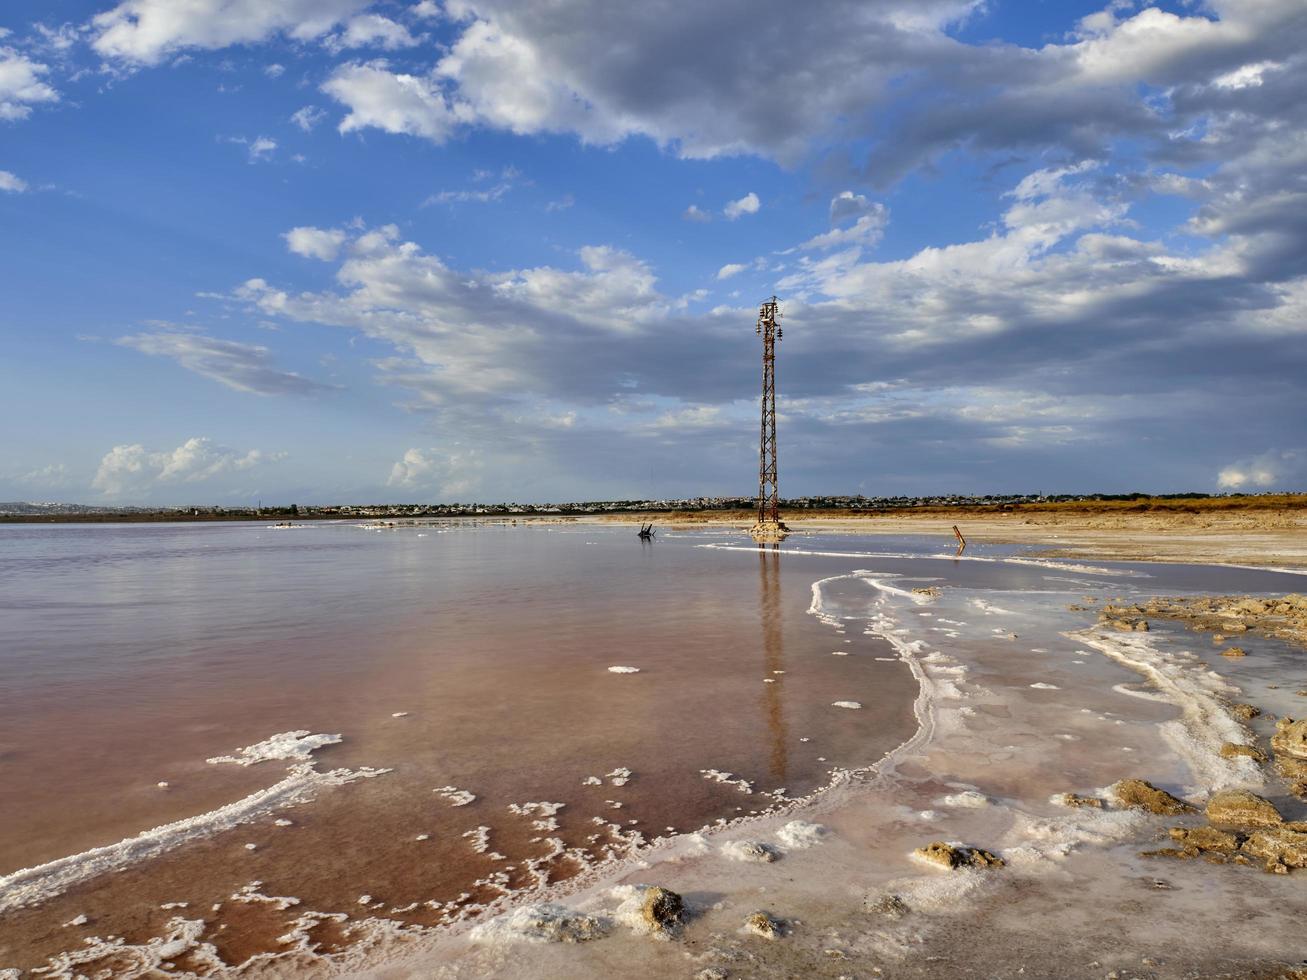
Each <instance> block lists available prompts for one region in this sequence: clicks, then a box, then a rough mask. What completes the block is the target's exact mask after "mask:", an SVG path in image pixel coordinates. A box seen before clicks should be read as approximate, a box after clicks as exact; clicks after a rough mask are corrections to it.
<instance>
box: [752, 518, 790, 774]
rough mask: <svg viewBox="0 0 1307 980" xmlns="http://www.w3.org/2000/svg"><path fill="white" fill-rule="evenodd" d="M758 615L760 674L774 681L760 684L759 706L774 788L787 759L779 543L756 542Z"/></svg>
mask: <svg viewBox="0 0 1307 980" xmlns="http://www.w3.org/2000/svg"><path fill="white" fill-rule="evenodd" d="M758 614H759V621H760V622H761V623H762V655H763V666H764V668H765V673H764V675H763V676H764V677H765V678H766V679H768V680H771V681H772V682H773V683H771V684H763V693H762V707H763V714H764V716H765V718H766V721H767V733H768V736H769V738H770V741H771V776H772V778H773V779H776V780H778V782H777V784H776V787H773V788H779V787H782V786H784V785H785V779H786V769H787V764H786V763H787V760H786V747H785V745H786V737H785V709H784V706H783V704H782V699H781V692H782V691H783V690H784V687H785V685H784V683H783V676H784V674H783V672H784V670H785V649H784V643H783V641H782V638H781V635H782V631H783V630H782V627H783V625H784V624H783V622H782V614H781V556H780V546H779V545H776V544H770V545H766V544H759V545H758ZM776 671H781V672H782V673H780V674H778V673H776Z"/></svg>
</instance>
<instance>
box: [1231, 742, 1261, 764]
mask: <svg viewBox="0 0 1307 980" xmlns="http://www.w3.org/2000/svg"><path fill="white" fill-rule="evenodd" d="M1240 757H1243V758H1246V759H1252V760H1253V762H1255V763H1257V764H1258V765H1259V766H1260V765H1264V764H1265V763H1266V753H1265V752H1263V751H1262V750H1261V749H1259V748H1258V747H1257V746H1255V745H1240V744H1239V743H1238V742H1223V743H1221V758H1222V759H1238V758H1240Z"/></svg>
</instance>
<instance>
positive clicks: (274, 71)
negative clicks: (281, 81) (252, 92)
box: [263, 62, 286, 78]
mask: <svg viewBox="0 0 1307 980" xmlns="http://www.w3.org/2000/svg"><path fill="white" fill-rule="evenodd" d="M285 73H286V66H285V65H279V64H276V63H275V62H274V63H273V64H271V65H264V66H263V74H265V75H267V76H268V77H269V78H280V77H281V76H282V75H284V74H285Z"/></svg>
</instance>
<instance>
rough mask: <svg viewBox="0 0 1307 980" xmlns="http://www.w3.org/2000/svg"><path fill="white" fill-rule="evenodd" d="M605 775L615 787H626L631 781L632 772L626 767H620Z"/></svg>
mask: <svg viewBox="0 0 1307 980" xmlns="http://www.w3.org/2000/svg"><path fill="white" fill-rule="evenodd" d="M605 775H606V776H607V777H608V781H609V782H610V783H612V784H613V785H614V786H625V785H626V784H627V783H628V782H630V781H631V770H630V769H627V768H626V767H625V766H618V767H617V768H616V769H614V770H613V771H612V772H610V773H605Z"/></svg>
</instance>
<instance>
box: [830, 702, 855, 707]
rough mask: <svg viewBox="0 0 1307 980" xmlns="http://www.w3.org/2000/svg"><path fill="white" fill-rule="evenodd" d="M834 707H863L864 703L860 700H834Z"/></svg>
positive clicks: (832, 704) (832, 705)
mask: <svg viewBox="0 0 1307 980" xmlns="http://www.w3.org/2000/svg"><path fill="white" fill-rule="evenodd" d="M830 705H831V707H832V708H861V707H862V704H861V703H860V702H858V701H832V702H831V703H830Z"/></svg>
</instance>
